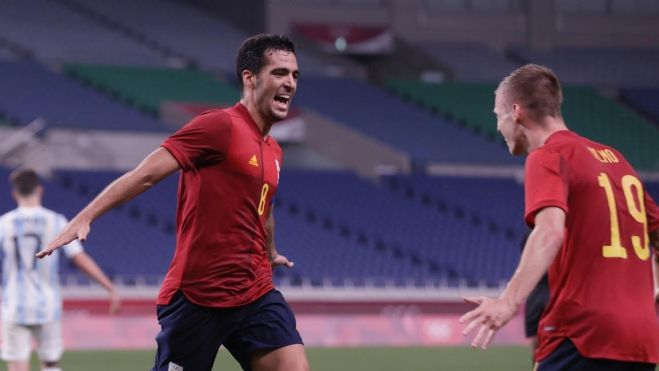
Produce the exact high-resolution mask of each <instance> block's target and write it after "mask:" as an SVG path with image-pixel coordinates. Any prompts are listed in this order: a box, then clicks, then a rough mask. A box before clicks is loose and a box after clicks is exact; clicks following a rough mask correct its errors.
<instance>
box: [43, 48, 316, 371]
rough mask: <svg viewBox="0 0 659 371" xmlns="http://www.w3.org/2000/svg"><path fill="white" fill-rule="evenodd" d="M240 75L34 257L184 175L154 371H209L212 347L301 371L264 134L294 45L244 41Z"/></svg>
mask: <svg viewBox="0 0 659 371" xmlns="http://www.w3.org/2000/svg"><path fill="white" fill-rule="evenodd" d="M236 73H237V75H238V78H239V79H240V81H241V83H242V98H241V100H240V102H238V103H237V104H236V105H234V106H233V107H230V108H228V109H224V110H214V111H210V112H206V113H203V114H201V115H199V116H198V117H196V118H194V119H193V120H192V121H190V122H189V123H188V124H187V125H185V126H184V127H183V128H181V129H180V130H179V131H177V132H176V133H174V134H173V135H172V136H170V137H169V138H168V139H166V140H165V141H164V142H163V144H162V146H161V147H160V148H158V149H156V150H155V151H154V152H152V153H151V154H150V155H149V156H147V157H146V158H145V159H144V160H143V161H142V162H141V163H140V164H139V165H138V166H137V167H136V168H135V169H134V170H132V171H130V172H128V173H126V174H124V175H123V176H121V177H120V178H119V179H117V180H116V181H114V182H113V183H111V184H110V185H109V186H108V187H107V188H106V189H105V190H103V192H101V193H100V194H99V195H98V196H97V197H96V198H95V199H94V200H93V201H92V202H91V203H90V204H89V205H87V206H86V207H85V208H84V209H83V210H82V211H81V212H80V213H79V214H78V215H77V216H76V217H75V218H73V219H72V220H71V222H70V223H69V224H68V225H67V226H66V227H65V229H64V230H63V231H62V233H61V234H60V235H59V236H58V237H57V238H56V239H55V240H53V241H52V242H51V243H50V244H49V245H48V246H47V247H46V249H44V250H43V251H41V252H40V253H38V256H39V257H44V256H46V255H49V254H50V253H51V252H52V251H53V250H55V249H57V248H59V247H60V246H62V245H65V244H67V243H68V242H70V241H72V240H74V239H76V238H78V239H80V240H84V239H86V238H87V235H88V233H89V230H90V224H91V222H92V221H93V220H95V219H96V218H98V217H99V216H101V215H102V214H103V213H105V212H107V211H108V210H110V209H111V208H113V207H114V206H116V205H118V204H119V203H121V202H124V201H127V200H129V199H131V198H133V197H135V196H137V195H138V194H140V193H142V192H144V191H145V190H147V189H148V188H150V187H151V186H152V185H154V184H155V183H157V182H159V181H160V180H162V179H163V178H165V177H166V176H168V175H170V174H172V173H174V172H176V171H179V170H180V181H179V190H178V207H177V215H176V224H177V231H176V232H177V233H176V251H175V253H174V258H173V259H172V263H171V265H170V267H169V270H168V272H167V275H166V277H165V279H164V281H163V283H162V287H161V290H160V294H159V296H158V299H157V311H158V321H159V323H160V326H161V331H160V333H159V334H158V336H157V337H156V340H157V342H158V350H157V354H156V360H155V365H154V367H153V370H155V371H166V370H170V371H171V370H190V371H203V370H211V369H212V367H213V362H214V360H215V357H216V354H217V351H218V349H219V347H220V345H224V346H225V347H226V348H227V349H228V350H229V352H230V353H231V354H232V355H233V356H234V357H235V358H236V360H237V361H238V362H239V363H240V364H241V366H242V368H243V369H244V370H255V371H306V370H308V369H309V366H308V362H307V359H306V355H305V352H304V347H303V345H302V339H301V338H300V335H299V333H298V331H297V329H296V324H295V316H294V315H293V312H292V311H291V309H290V307H289V305H288V303H287V302H286V300H284V298H283V296H282V295H281V293H279V291H277V290H275V289H274V286H273V283H272V269H273V267H277V266H288V267H291V266H293V263H292V262H291V261H289V260H288V259H287V258H286V257H285V256H284V255H280V254H278V253H277V250H276V248H275V244H274V241H273V232H274V219H273V214H272V200H273V196H274V194H275V191H276V189H277V185H278V183H279V170H280V166H281V163H282V150H281V148H280V147H279V144H277V142H276V141H275V140H274V138H272V137H271V136H269V135H268V133H269V131H270V128H271V126H272V124H273V123H275V122H276V121H279V120H282V119H284V118H286V116H287V114H288V110H289V108H290V103H291V99H292V98H293V95H294V94H295V90H296V88H297V79H298V75H299V70H298V65H297V59H296V57H295V47H294V44H293V42H292V41H291V40H290V39H288V38H287V37H285V36H273V35H256V36H254V37H251V38H249V39H247V40H246V41H245V42H244V43H243V45H242V46H241V48H240V50H239V52H238V58H237V61H236Z"/></svg>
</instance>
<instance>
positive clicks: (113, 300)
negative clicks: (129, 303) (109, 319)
mask: <svg viewBox="0 0 659 371" xmlns="http://www.w3.org/2000/svg"><path fill="white" fill-rule="evenodd" d="M119 311H121V297H120V296H119V294H117V292H116V291H115V290H112V291H111V292H110V308H109V309H108V313H110V314H117V313H119Z"/></svg>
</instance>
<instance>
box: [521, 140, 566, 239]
mask: <svg viewBox="0 0 659 371" xmlns="http://www.w3.org/2000/svg"><path fill="white" fill-rule="evenodd" d="M569 173H570V172H569V165H568V164H567V163H566V162H565V160H564V159H563V158H562V157H561V156H560V155H559V154H558V153H555V152H549V151H542V150H537V151H534V152H532V153H531V154H530V155H529V157H528V158H527V160H526V166H525V179H524V195H525V208H524V209H525V210H524V220H525V221H526V224H527V225H528V226H529V227H531V228H532V227H534V226H535V216H536V215H537V214H538V212H540V210H542V209H544V208H546V207H558V208H561V209H562V210H563V211H565V213H566V214H567V212H568V204H567V199H568V185H569V176H570V174H569Z"/></svg>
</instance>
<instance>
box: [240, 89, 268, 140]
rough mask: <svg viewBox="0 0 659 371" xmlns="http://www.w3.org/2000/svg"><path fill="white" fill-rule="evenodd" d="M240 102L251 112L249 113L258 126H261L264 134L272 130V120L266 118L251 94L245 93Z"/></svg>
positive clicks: (260, 128)
mask: <svg viewBox="0 0 659 371" xmlns="http://www.w3.org/2000/svg"><path fill="white" fill-rule="evenodd" d="M240 103H241V104H242V105H243V106H245V108H247V112H249V115H250V116H251V117H252V120H254V122H255V123H256V126H258V127H259V130H260V131H261V134H262V135H263V136H266V135H268V133H269V132H270V128H271V127H272V122H271V121H270V120H266V119H265V118H264V117H263V116H262V115H261V113H260V112H259V110H258V109H257V108H256V104H254V100H253V99H251V96H250V95H247V94H245V95H244V96H243V97H242V98H241V99H240Z"/></svg>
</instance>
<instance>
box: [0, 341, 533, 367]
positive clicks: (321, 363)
mask: <svg viewBox="0 0 659 371" xmlns="http://www.w3.org/2000/svg"><path fill="white" fill-rule="evenodd" d="M307 354H308V356H309V362H310V364H311V370H313V371H370V370H373V371H431V370H432V371H437V370H441V371H472V370H474V371H480V370H483V371H485V370H486V371H530V370H531V361H530V353H529V349H528V348H526V347H494V348H492V349H489V350H487V351H481V350H474V349H471V348H468V347H437V348H307ZM153 357H154V352H153V351H79V352H73V351H72V352H67V353H65V355H64V358H63V360H62V366H63V369H64V370H65V371H138V370H145V371H146V370H149V369H150V367H151V366H152V365H153ZM1 369H2V370H6V368H5V366H4V365H3V367H2V368H1ZM38 369H39V368H38V367H37V362H36V360H33V366H32V370H38ZM213 370H215V371H217V370H221V371H240V367H239V366H238V364H237V363H236V362H235V361H234V360H233V358H231V356H230V355H229V353H228V352H227V351H226V350H224V349H223V350H221V351H220V353H219V355H218V359H217V362H215V367H214V368H213ZM195 371H196V370H195Z"/></svg>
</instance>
